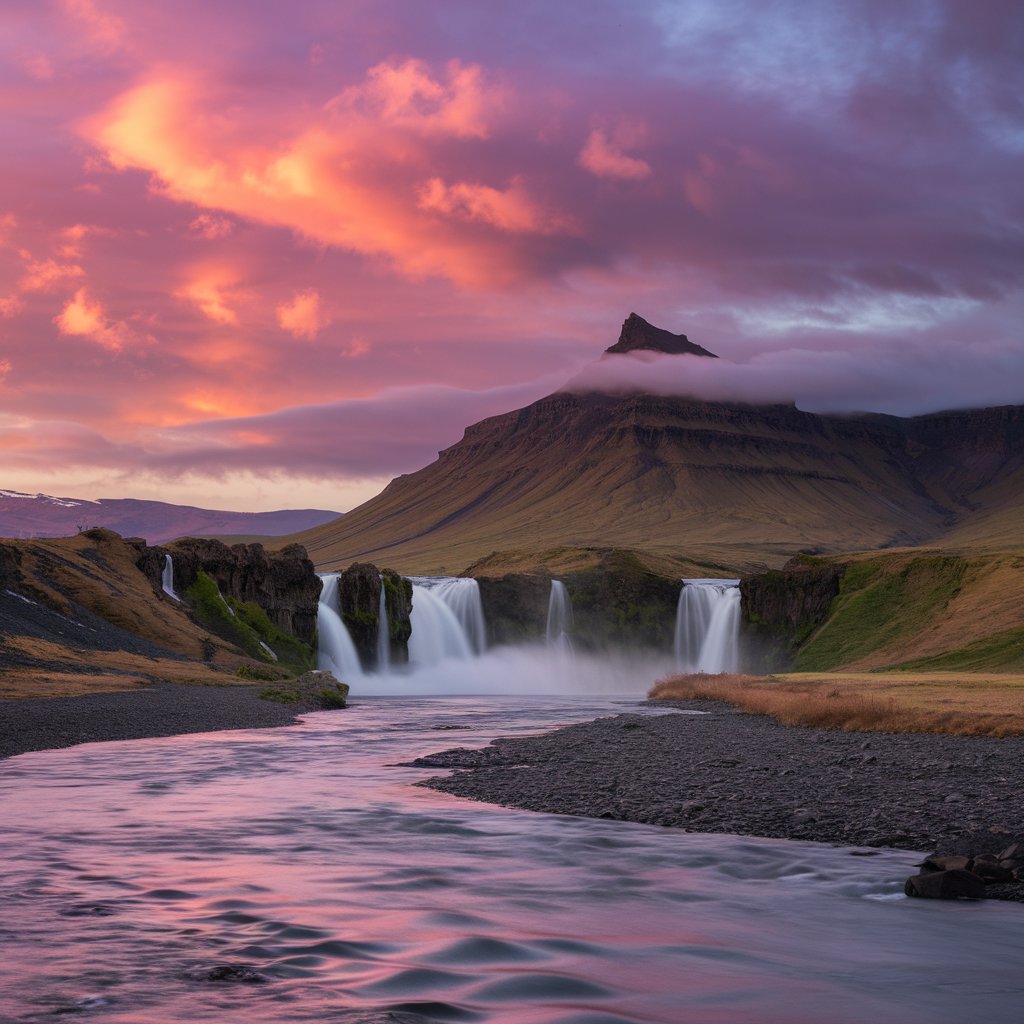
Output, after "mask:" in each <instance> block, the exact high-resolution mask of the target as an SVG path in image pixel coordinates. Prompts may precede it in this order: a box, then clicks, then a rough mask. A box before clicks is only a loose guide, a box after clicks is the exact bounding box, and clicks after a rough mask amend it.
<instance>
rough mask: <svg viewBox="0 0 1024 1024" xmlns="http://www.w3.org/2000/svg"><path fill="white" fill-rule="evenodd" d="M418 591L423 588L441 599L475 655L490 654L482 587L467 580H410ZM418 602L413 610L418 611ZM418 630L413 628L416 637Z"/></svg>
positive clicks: (417, 578) (451, 577)
mask: <svg viewBox="0 0 1024 1024" xmlns="http://www.w3.org/2000/svg"><path fill="white" fill-rule="evenodd" d="M409 581H410V582H411V583H412V585H413V586H414V587H416V586H420V587H424V588H426V589H427V590H429V591H430V592H431V593H432V594H434V596H435V597H439V598H440V599H441V600H442V601H444V603H445V604H446V605H447V606H448V607H449V608H450V609H451V610H452V613H453V614H454V615H455V618H456V619H458V620H459V625H460V626H461V627H462V631H463V633H465V635H466V640H467V641H468V642H469V646H470V648H471V649H472V651H473V653H474V654H483V653H484V651H485V650H487V625H486V623H485V622H484V606H483V604H482V603H481V601H480V584H479V583H477V581H476V580H474V579H472V578H471V577H465V576H410V577H409ZM415 604H416V603H415V600H414V601H413V607H415ZM415 629H416V627H415V626H413V632H414V633H415Z"/></svg>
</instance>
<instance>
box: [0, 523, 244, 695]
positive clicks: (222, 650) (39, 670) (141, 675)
mask: <svg viewBox="0 0 1024 1024" xmlns="http://www.w3.org/2000/svg"><path fill="white" fill-rule="evenodd" d="M138 557H139V549H138V547H137V546H135V545H133V544H130V543H128V542H126V541H125V540H123V539H122V538H121V537H119V536H118V535H117V534H114V533H111V532H110V531H108V530H89V531H87V532H86V533H82V534H78V535H76V536H74V537H66V538H60V539H49V540H31V541H5V542H3V543H2V544H0V698H5V697H22V696H60V695H68V694H81V693H91V692H97V691H111V690H125V689H133V688H135V687H137V686H139V685H142V684H145V683H150V682H172V683H217V684H222V685H223V684H226V683H237V682H240V681H241V680H239V679H238V677H237V676H236V675H235V672H236V670H237V669H238V667H239V666H240V665H242V664H248V663H250V662H251V659H250V658H248V657H247V656H246V655H245V653H244V652H243V651H241V650H239V649H238V648H236V647H234V646H233V645H232V644H230V643H228V642H226V641H224V640H222V639H221V638H219V637H217V636H215V635H212V634H211V632H210V631H209V630H208V629H206V628H204V627H202V626H200V625H198V624H197V623H196V622H195V621H194V620H193V619H192V618H191V617H190V616H189V615H188V614H187V612H186V609H185V605H184V604H182V603H180V602H177V601H174V600H173V599H172V598H170V597H168V596H167V595H166V594H164V593H162V592H161V591H160V590H159V589H158V588H157V587H155V586H154V583H153V581H152V580H151V579H150V578H148V577H147V576H146V575H145V574H144V573H143V572H142V571H141V570H140V569H139V568H138V566H137V564H136V560H137V559H138Z"/></svg>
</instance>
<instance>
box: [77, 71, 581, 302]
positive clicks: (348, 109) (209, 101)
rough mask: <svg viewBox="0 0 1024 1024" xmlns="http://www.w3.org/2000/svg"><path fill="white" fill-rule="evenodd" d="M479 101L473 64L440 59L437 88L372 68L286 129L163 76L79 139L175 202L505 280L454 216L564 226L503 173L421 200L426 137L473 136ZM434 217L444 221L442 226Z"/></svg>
mask: <svg viewBox="0 0 1024 1024" xmlns="http://www.w3.org/2000/svg"><path fill="white" fill-rule="evenodd" d="M489 98H490V93H489V92H488V90H487V89H486V88H485V87H484V85H483V83H482V72H481V71H480V69H479V68H466V67H463V66H461V65H455V64H450V65H448V76H447V78H446V79H444V80H441V79H437V78H432V77H431V76H430V75H429V74H428V73H427V71H426V69H425V66H424V65H423V64H422V63H421V62H418V61H406V62H405V63H402V64H386V65H378V67H377V68H375V69H373V70H372V71H371V72H370V75H369V77H368V80H367V81H366V82H365V83H364V84H363V85H361V86H359V87H357V88H356V89H354V90H348V91H347V92H346V93H343V94H341V96H339V97H336V98H335V100H333V101H332V102H331V103H329V104H328V105H327V106H326V107H325V108H323V109H322V110H320V111H317V112H314V113H312V114H309V115H306V118H305V123H303V122H302V121H301V120H300V121H299V123H298V124H297V125H296V119H294V118H292V119H289V120H288V121H287V122H284V121H282V122H280V123H277V122H275V121H274V120H273V119H272V118H270V119H268V118H267V117H266V115H265V112H264V111H262V110H261V111H260V112H259V116H257V115H256V113H252V114H250V115H247V114H246V111H245V110H244V108H239V107H238V106H237V105H236V106H232V105H231V104H230V103H229V102H228V101H227V100H226V99H225V98H224V97H221V96H218V95H217V94H216V91H215V90H214V89H212V88H211V87H200V84H199V83H194V82H192V81H190V80H189V79H188V78H187V76H183V75H178V76H177V77H173V76H166V75H165V76H163V77H160V78H157V79H154V80H151V81H148V82H144V83H143V84H141V85H139V86H137V87H136V88H134V89H132V90H130V91H128V92H127V93H125V94H124V95H122V96H121V97H120V98H119V99H118V100H116V101H115V102H114V103H113V104H112V105H111V106H110V107H109V108H108V109H107V110H106V111H105V112H104V113H103V114H102V115H101V116H99V117H98V118H96V119H94V120H93V121H92V122H91V123H89V124H86V125H84V126H83V131H84V132H85V134H86V135H87V136H88V137H89V138H90V139H91V140H92V141H93V142H94V143H95V144H96V145H97V146H98V147H99V148H100V149H101V150H102V152H103V153H104V154H105V156H106V158H107V159H108V160H109V161H110V163H111V164H112V165H113V166H114V167H115V168H117V169H120V170H124V169H127V168H141V169H144V170H147V171H149V172H150V173H151V174H152V175H153V178H154V187H156V188H158V189H159V190H160V191H162V192H163V193H164V194H165V195H167V196H169V197H171V198H173V199H176V200H179V201H182V202H188V203H193V204H196V205H198V206H201V207H203V208H204V209H205V210H206V211H214V210H217V211H223V212H225V213H229V214H233V215H236V216H239V217H243V218H246V219H248V220H251V221H254V222H257V223H262V224H269V225H272V226H283V227H287V228H289V229H291V230H292V231H294V232H296V233H297V234H299V235H301V236H304V237H306V238H309V239H313V240H315V241H317V242H320V243H322V244H326V245H335V246H339V247H342V248H345V249H349V250H352V251H354V252H358V253H362V254H365V255H384V256H387V257H389V258H390V259H392V260H393V261H394V262H395V264H396V265H397V266H398V267H399V269H401V270H403V271H405V272H406V273H408V274H409V275H411V276H414V277H422V276H424V275H432V274H434V275H441V276H445V277H448V278H450V279H452V280H454V281H456V282H458V283H463V284H470V285H481V284H490V283H493V282H494V281H495V280H501V279H504V278H507V277H508V276H509V274H510V268H511V267H512V266H513V265H514V261H515V254H514V253H511V252H510V251H509V250H508V247H507V246H504V245H502V244H501V243H500V240H499V238H497V237H495V236H494V235H492V236H490V237H488V236H487V234H486V233H483V232H481V231H480V230H479V228H476V229H475V230H472V231H469V230H466V228H465V222H466V221H475V222H476V223H477V224H478V225H480V224H483V225H486V226H487V227H489V228H490V229H491V231H492V232H494V233H497V234H500V233H507V232H513V233H526V232H535V233H539V234H544V235H548V234H554V233H556V232H558V231H560V230H567V225H566V224H565V222H564V221H562V220H559V219H558V218H556V217H553V216H551V215H547V214H544V213H543V211H541V210H540V209H539V207H538V205H537V203H536V201H534V200H533V199H531V197H530V195H529V194H528V191H527V186H526V184H525V182H523V181H522V180H520V179H517V178H515V177H513V185H512V186H511V187H510V188H509V189H506V190H504V191H503V190H500V189H494V188H491V187H490V186H486V185H477V184H471V183H457V184H455V185H445V184H444V183H443V182H442V181H441V179H440V178H438V182H439V183H440V185H439V186H438V185H433V184H430V185H428V186H427V191H426V203H425V204H424V202H423V198H424V186H423V182H424V180H425V179H427V178H428V177H430V176H431V171H433V170H434V168H435V167H436V166H437V164H438V162H439V161H438V158H437V156H436V155H435V153H434V150H433V146H434V145H440V144H441V143H440V141H435V140H436V139H437V136H440V135H444V136H447V137H448V138H449V140H450V139H451V137H455V138H456V139H459V138H468V137H482V136H483V135H484V134H485V133H486V131H487V125H486V121H485V118H484V114H485V111H486V110H488V109H489V107H488V101H489ZM225 109H230V110H231V111H232V113H231V114H230V115H227V114H222V113H220V111H221V110H225ZM208 111H216V113H209V112H208ZM447 145H451V142H450V141H449V142H448V143H447ZM447 158H448V159H450V156H449V157H447ZM438 212H447V213H448V214H449V217H448V218H446V219H445V220H444V221H442V222H441V223H440V224H439V221H438V218H437V215H436V214H437V213H438Z"/></svg>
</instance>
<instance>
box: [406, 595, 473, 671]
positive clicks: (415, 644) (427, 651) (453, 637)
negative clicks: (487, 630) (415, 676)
mask: <svg viewBox="0 0 1024 1024" xmlns="http://www.w3.org/2000/svg"><path fill="white" fill-rule="evenodd" d="M410 620H411V623H412V636H410V637H409V663H410V664H411V665H413V666H415V667H416V668H422V667H425V666H429V665H437V664H439V663H440V662H442V661H445V660H447V659H450V658H456V659H465V658H471V657H472V656H473V649H472V647H471V646H470V642H469V638H468V637H467V636H466V632H465V630H464V629H463V628H462V624H461V623H460V622H459V620H458V618H457V617H456V615H455V613H454V612H453V611H452V610H451V608H449V607H448V605H447V604H445V602H444V601H442V600H441V598H440V597H438V596H437V594H436V593H435V592H434V590H433V589H432V588H431V587H430V586H428V585H426V584H424V583H413V585H412V614H411V615H410Z"/></svg>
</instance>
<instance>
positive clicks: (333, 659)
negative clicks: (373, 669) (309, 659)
mask: <svg viewBox="0 0 1024 1024" xmlns="http://www.w3.org/2000/svg"><path fill="white" fill-rule="evenodd" d="M320 579H321V580H323V584H324V585H323V589H322V590H321V591H320V603H319V605H318V606H317V614H316V629H317V636H318V645H317V655H316V665H317V668H320V669H325V670H326V671H328V672H333V673H334V675H335V677H336V678H337V679H339V680H340V681H341V682H344V683H348V682H351V681H353V680H356V679H362V678H363V667H362V665H360V663H359V655H358V653H357V652H356V648H355V644H353V643H352V638H351V637H350V636H349V635H348V630H347V629H346V628H345V623H344V622H342V621H341V615H340V614H339V613H338V609H337V603H338V577H337V576H321V577H320Z"/></svg>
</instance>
